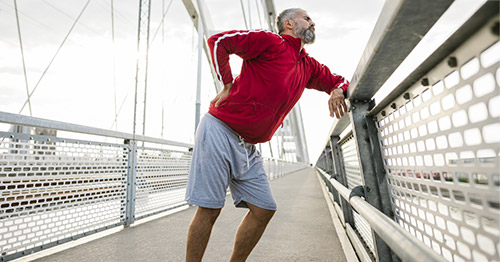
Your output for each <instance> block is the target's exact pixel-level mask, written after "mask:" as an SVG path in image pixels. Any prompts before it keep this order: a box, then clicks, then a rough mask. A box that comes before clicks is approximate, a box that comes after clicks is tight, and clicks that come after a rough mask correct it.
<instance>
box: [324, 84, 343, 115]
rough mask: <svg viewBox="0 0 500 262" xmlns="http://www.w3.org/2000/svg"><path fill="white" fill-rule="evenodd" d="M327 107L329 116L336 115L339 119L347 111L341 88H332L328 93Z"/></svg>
mask: <svg viewBox="0 0 500 262" xmlns="http://www.w3.org/2000/svg"><path fill="white" fill-rule="evenodd" d="M328 108H329V109H330V116H331V117H333V116H335V117H337V119H340V118H341V117H342V116H344V113H345V112H347V106H346V104H345V97H344V90H342V89H341V88H336V89H333V91H332V93H331V94H330V99H328Z"/></svg>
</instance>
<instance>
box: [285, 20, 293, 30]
mask: <svg viewBox="0 0 500 262" xmlns="http://www.w3.org/2000/svg"><path fill="white" fill-rule="evenodd" d="M293 26H294V22H293V20H290V19H289V20H285V27H286V28H288V29H290V30H291V29H293Z"/></svg>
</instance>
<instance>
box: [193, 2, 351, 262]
mask: <svg viewBox="0 0 500 262" xmlns="http://www.w3.org/2000/svg"><path fill="white" fill-rule="evenodd" d="M276 26H277V29H278V31H279V35H278V34H275V33H272V32H269V31H264V30H257V31H229V32H224V33H220V34H216V35H214V36H212V37H210V39H209V40H208V44H209V46H210V50H211V53H212V59H213V63H214V67H215V70H216V72H217V75H218V78H219V80H220V81H222V82H223V84H224V89H223V90H222V91H221V92H220V93H219V94H217V96H216V97H215V98H214V99H213V100H212V102H211V105H210V109H209V113H208V114H207V115H205V117H204V118H203V119H202V121H201V122H200V124H199V127H198V131H197V135H196V142H195V147H194V151H193V159H192V164H191V169H190V172H189V181H188V186H187V192H186V201H187V202H188V203H190V204H192V205H196V206H198V209H197V211H196V214H195V216H194V218H193V221H192V222H191V225H190V228H189V231H188V239H187V252H186V261H201V259H202V257H203V254H204V252H205V249H206V246H207V244H208V240H209V238H210V233H211V231H212V227H213V225H214V223H215V221H216V219H217V217H218V216H219V214H220V211H221V209H222V207H223V206H224V200H225V197H226V190H227V188H228V187H229V188H230V190H231V194H232V197H233V200H234V204H235V206H236V207H245V208H248V209H249V212H248V213H247V215H246V216H245V218H244V219H243V221H242V222H241V224H240V226H239V228H238V231H237V233H236V238H235V242H234V249H233V253H232V255H231V258H230V261H245V260H246V259H247V257H248V256H249V255H250V252H251V251H252V249H253V248H254V247H255V245H256V244H257V242H258V241H259V239H260V237H261V236H262V234H263V233H264V230H265V228H266V226H267V224H268V222H269V221H270V220H271V218H272V216H273V214H274V212H275V211H276V202H275V201H274V197H273V195H272V193H271V189H270V185H269V181H268V179H267V176H266V174H265V172H264V167H263V164H262V158H261V156H260V153H259V152H258V151H257V150H256V149H255V146H254V144H255V143H263V142H266V141H269V140H270V139H271V138H272V136H273V134H274V132H275V131H276V130H277V129H278V128H279V126H280V125H281V123H282V122H283V119H284V118H285V116H286V115H287V114H288V113H289V112H290V110H292V108H293V106H294V105H295V103H296V102H297V101H298V100H299V98H300V96H301V95H302V92H303V91H304V88H312V89H317V90H320V91H324V92H326V93H328V94H330V99H329V101H328V106H329V109H330V116H332V117H333V116H336V117H337V118H340V117H341V116H343V115H344V112H345V111H346V110H347V109H346V105H345V101H344V93H345V92H346V90H347V87H348V85H349V82H347V81H346V80H345V79H344V78H343V77H341V76H338V75H335V74H332V73H330V70H329V69H328V67H326V66H324V65H321V64H320V63H318V62H317V61H316V60H314V59H313V58H312V57H310V56H309V55H308V54H307V53H306V52H305V50H304V49H303V47H304V45H305V44H310V43H313V42H314V38H315V34H314V30H315V29H314V26H315V24H314V22H313V21H312V19H311V18H310V17H309V16H308V15H307V13H306V11H304V10H302V9H298V8H293V9H287V10H284V11H283V12H282V13H281V14H280V15H279V16H278V17H277V19H276ZM230 54H236V55H238V56H240V57H241V58H242V59H243V66H242V69H241V73H240V75H239V76H238V77H236V79H234V82H233V77H232V73H231V69H230V67H229V55H230Z"/></svg>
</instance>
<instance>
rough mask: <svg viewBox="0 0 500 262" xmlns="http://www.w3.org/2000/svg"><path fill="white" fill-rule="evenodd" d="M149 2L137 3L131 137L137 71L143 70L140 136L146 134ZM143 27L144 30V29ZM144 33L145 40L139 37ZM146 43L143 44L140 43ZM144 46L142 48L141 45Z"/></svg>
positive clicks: (135, 101)
mask: <svg viewBox="0 0 500 262" xmlns="http://www.w3.org/2000/svg"><path fill="white" fill-rule="evenodd" d="M150 7H151V0H140V1H139V19H138V20H139V21H138V23H139V25H138V28H137V60H136V68H135V99H134V128H133V135H134V139H135V135H136V133H137V131H136V127H137V100H138V96H139V94H138V91H139V90H138V89H139V85H141V83H140V81H139V76H140V74H139V71H140V70H141V69H143V68H144V70H145V71H144V74H142V76H143V77H144V82H143V84H144V112H143V130H142V134H143V135H145V132H146V95H147V76H148V53H149V25H150V23H149V22H150V14H151V8H150ZM144 27H145V28H144ZM144 31H146V32H145V33H146V40H144V39H143V38H142V37H141V36H142V34H143V33H144ZM144 41H146V42H145V43H142V42H144ZM144 44H145V45H146V47H145V48H144V47H143V45H144Z"/></svg>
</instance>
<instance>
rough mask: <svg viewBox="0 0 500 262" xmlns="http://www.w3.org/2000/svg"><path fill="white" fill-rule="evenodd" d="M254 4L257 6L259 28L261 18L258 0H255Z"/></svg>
mask: <svg viewBox="0 0 500 262" xmlns="http://www.w3.org/2000/svg"><path fill="white" fill-rule="evenodd" d="M255 5H256V6H257V15H258V16H259V25H260V28H262V20H261V19H260V8H259V0H255Z"/></svg>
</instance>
